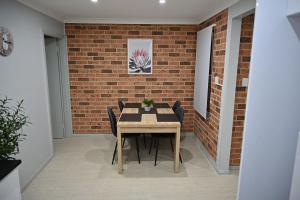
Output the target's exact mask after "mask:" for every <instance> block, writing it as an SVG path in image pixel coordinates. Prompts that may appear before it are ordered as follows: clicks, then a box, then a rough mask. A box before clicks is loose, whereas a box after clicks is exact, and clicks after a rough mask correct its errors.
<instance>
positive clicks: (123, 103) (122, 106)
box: [118, 99, 147, 149]
mask: <svg viewBox="0 0 300 200" xmlns="http://www.w3.org/2000/svg"><path fill="white" fill-rule="evenodd" d="M118 104H119V109H120V112H122V111H123V109H124V107H125V101H124V100H123V99H120V100H119V101H118ZM143 139H144V145H145V149H146V148H147V143H146V134H145V133H144V134H143Z"/></svg>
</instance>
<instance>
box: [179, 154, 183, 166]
mask: <svg viewBox="0 0 300 200" xmlns="http://www.w3.org/2000/svg"><path fill="white" fill-rule="evenodd" d="M179 160H180V162H181V164H182V158H181V154H180V152H179Z"/></svg>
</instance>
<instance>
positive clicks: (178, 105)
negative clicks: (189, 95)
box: [172, 101, 181, 112]
mask: <svg viewBox="0 0 300 200" xmlns="http://www.w3.org/2000/svg"><path fill="white" fill-rule="evenodd" d="M180 105H181V102H180V101H176V102H175V103H174V105H173V107H172V110H173V111H174V112H175V111H176V110H177V108H179V107H180Z"/></svg>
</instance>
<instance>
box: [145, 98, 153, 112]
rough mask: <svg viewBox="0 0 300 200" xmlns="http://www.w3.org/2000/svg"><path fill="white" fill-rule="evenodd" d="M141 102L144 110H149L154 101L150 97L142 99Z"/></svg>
mask: <svg viewBox="0 0 300 200" xmlns="http://www.w3.org/2000/svg"><path fill="white" fill-rule="evenodd" d="M143 103H144V105H145V107H144V109H145V111H146V112H149V111H150V110H151V107H152V105H153V103H154V101H153V100H152V99H144V101H143Z"/></svg>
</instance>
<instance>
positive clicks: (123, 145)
mask: <svg viewBox="0 0 300 200" xmlns="http://www.w3.org/2000/svg"><path fill="white" fill-rule="evenodd" d="M125 140H126V138H124V140H123V143H122V147H124V144H125Z"/></svg>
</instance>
